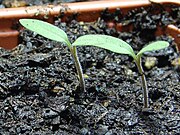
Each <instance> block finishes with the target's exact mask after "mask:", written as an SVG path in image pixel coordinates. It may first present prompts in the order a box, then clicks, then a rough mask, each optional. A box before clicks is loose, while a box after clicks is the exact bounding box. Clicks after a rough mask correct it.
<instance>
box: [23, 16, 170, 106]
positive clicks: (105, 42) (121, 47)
mask: <svg viewBox="0 0 180 135" xmlns="http://www.w3.org/2000/svg"><path fill="white" fill-rule="evenodd" d="M20 23H21V24H22V25H23V26H24V27H26V28H27V29H29V30H32V31H34V32H36V33H38V34H40V35H42V36H44V37H46V38H49V39H51V40H54V41H58V42H63V43H65V44H66V45H67V46H68V48H69V50H70V53H71V55H72V57H73V58H74V61H75V66H76V69H77V73H78V76H79V80H80V86H81V89H82V90H84V91H85V83H84V77H83V72H82V67H81V64H80V62H79V59H78V56H77V49H76V46H95V47H100V48H103V49H107V50H110V51H112V52H115V53H120V54H128V55H130V56H132V57H133V59H134V61H135V63H136V65H137V68H138V71H139V73H140V75H141V80H142V88H143V99H144V100H143V101H144V108H148V107H149V102H148V88H147V82H146V78H145V74H144V71H143V68H142V65H141V56H142V54H143V53H144V52H147V51H154V50H160V49H163V48H165V47H168V46H169V43H168V42H166V41H156V42H153V43H150V44H149V45H147V46H146V47H144V48H143V49H141V50H140V52H139V53H138V54H137V55H136V54H135V53H134V51H133V49H132V47H131V46H130V45H129V44H127V43H126V42H124V41H123V40H121V39H118V38H115V37H112V36H107V35H85V36H81V37H79V38H77V39H76V40H75V42H74V43H72V44H71V42H70V41H69V39H68V36H67V34H66V33H65V32H64V31H63V30H61V29H59V28H58V27H56V26H54V25H52V24H49V23H46V22H43V21H40V20H36V19H21V20H20Z"/></svg>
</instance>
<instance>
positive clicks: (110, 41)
mask: <svg viewBox="0 0 180 135" xmlns="http://www.w3.org/2000/svg"><path fill="white" fill-rule="evenodd" d="M72 45H73V46H95V47H100V48H103V49H107V50H110V51H112V52H115V53H121V54H129V55H130V56H132V57H133V58H136V55H135V53H134V51H133V49H132V47H131V46H130V45H129V44H127V43H126V42H124V41H123V40H121V39H118V38H115V37H112V36H108V35H85V36H81V37H79V38H77V39H76V41H75V42H74V43H73V44H72Z"/></svg>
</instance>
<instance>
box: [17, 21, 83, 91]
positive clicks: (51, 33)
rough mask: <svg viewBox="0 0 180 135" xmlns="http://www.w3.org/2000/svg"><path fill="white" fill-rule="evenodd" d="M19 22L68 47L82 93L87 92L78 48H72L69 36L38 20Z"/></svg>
mask: <svg viewBox="0 0 180 135" xmlns="http://www.w3.org/2000/svg"><path fill="white" fill-rule="evenodd" d="M19 21H20V23H21V24H22V25H23V26H24V27H25V28H27V29H29V30H31V31H34V32H36V33H38V34H39V35H41V36H43V37H46V38H48V39H51V40H54V41H58V42H63V43H65V44H66V45H67V46H68V48H69V50H70V53H71V55H72V57H73V59H74V62H75V66H76V70H77V73H78V76H79V80H80V88H81V90H82V91H84V92H85V91H86V90H85V82H84V77H83V72H82V67H81V64H80V62H79V58H78V55H77V49H76V46H72V44H71V42H70V41H69V39H68V36H67V34H66V33H65V32H64V31H63V30H61V29H59V28H58V27H56V26H54V25H52V24H50V23H47V22H44V21H40V20H36V19H20V20H19Z"/></svg>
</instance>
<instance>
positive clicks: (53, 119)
mask: <svg viewBox="0 0 180 135" xmlns="http://www.w3.org/2000/svg"><path fill="white" fill-rule="evenodd" d="M146 11H147V10H146ZM146 11H145V10H144V12H146ZM133 12H135V11H133ZM144 12H143V13H144ZM143 13H139V11H138V12H137V11H136V13H133V14H134V15H135V17H134V18H132V19H130V17H129V16H131V13H129V14H128V15H127V16H126V17H125V18H126V20H127V21H126V20H125V19H124V20H121V19H119V18H120V16H118V17H117V15H116V14H114V15H113V16H114V18H111V19H114V21H121V22H130V23H131V24H133V25H134V29H133V31H132V32H118V31H116V30H115V29H113V28H108V26H107V23H106V19H105V18H107V15H108V13H107V12H106V14H103V15H102V18H101V19H99V20H98V21H97V22H93V23H84V22H77V21H75V20H72V21H69V22H67V23H64V22H61V21H60V19H58V20H56V21H55V25H56V26H58V27H60V28H61V29H63V30H64V31H66V32H67V34H68V37H69V38H70V40H71V41H74V40H75V39H76V38H77V37H79V36H81V35H84V34H87V33H91V34H107V35H112V36H115V37H119V38H121V39H123V40H124V41H126V42H128V43H130V44H131V45H132V47H133V48H134V49H135V51H136V52H137V51H138V50H140V49H141V48H142V47H143V46H144V45H145V44H146V43H149V42H151V41H154V40H159V39H162V40H166V41H168V42H169V43H170V46H169V47H168V48H167V49H163V50H160V51H156V52H151V53H146V54H145V55H144V56H143V66H144V70H145V74H146V77H147V82H148V88H149V96H150V97H149V100H150V106H151V110H150V111H147V112H143V111H142V107H143V103H142V90H141V83H140V78H139V74H138V72H137V68H136V66H135V64H134V63H133V59H132V58H131V57H129V56H127V55H119V54H115V53H112V52H109V51H107V50H103V49H98V48H95V47H80V48H78V55H79V59H80V62H81V64H82V67H83V72H84V76H85V82H86V89H87V93H86V94H84V95H83V96H81V97H79V96H78V90H79V81H78V78H77V74H76V69H75V66H74V62H73V59H72V57H71V55H70V53H69V50H68V48H67V47H66V46H65V45H64V44H62V43H57V42H54V41H50V40H47V39H45V38H43V37H41V36H39V35H37V34H35V33H33V32H30V31H27V30H25V31H22V32H21V37H20V38H21V42H20V44H19V45H18V46H17V47H16V48H15V49H13V50H11V51H7V50H4V49H2V48H1V49H0V56H1V57H0V74H1V77H0V134H2V135H9V134H31V135H38V134H39V135H43V134H47V135H49V134H54V135H60V134H63V135H66V134H67V135H69V134H81V135H124V134H125V135H130V134H132V135H143V134H154V135H157V134H161V135H164V134H173V135H178V134H180V113H179V112H180V102H179V101H180V87H179V86H180V85H179V81H180V74H179V73H180V70H179V66H178V65H176V66H173V65H172V64H171V62H172V61H173V60H174V59H176V58H178V57H179V54H178V53H177V52H176V49H175V43H174V42H173V39H172V38H171V37H169V36H161V37H156V36H154V34H153V33H154V31H155V29H156V27H157V25H158V24H164V25H166V23H165V21H167V20H168V19H169V17H167V16H166V14H165V13H167V12H165V11H164V12H162V13H161V15H162V16H161V17H159V16H158V15H154V16H153V17H152V16H151V15H150V14H149V12H148V14H143ZM163 13H164V14H163ZM134 15H133V16H134ZM163 17H164V19H162V18H163ZM128 18H129V19H128ZM153 18H158V19H156V20H152V19H153ZM134 19H137V20H135V21H134ZM178 19H179V18H175V17H174V19H173V20H174V21H176V20H178ZM174 21H173V22H174ZM168 23H172V22H171V21H169V22H168ZM145 26H146V27H145ZM144 33H145V34H144ZM149 57H155V58H156V61H155V65H154V66H152V67H151V68H150V69H149V68H147V67H146V66H145V62H146V58H149Z"/></svg>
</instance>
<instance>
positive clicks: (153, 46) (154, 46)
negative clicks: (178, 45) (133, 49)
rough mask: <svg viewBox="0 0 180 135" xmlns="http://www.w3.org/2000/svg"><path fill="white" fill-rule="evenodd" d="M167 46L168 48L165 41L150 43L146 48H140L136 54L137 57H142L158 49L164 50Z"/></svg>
mask: <svg viewBox="0 0 180 135" xmlns="http://www.w3.org/2000/svg"><path fill="white" fill-rule="evenodd" d="M168 46H169V43H168V42H166V41H156V42H152V43H150V44H148V45H147V46H145V47H144V48H142V49H141V50H140V51H139V53H138V54H137V56H140V55H142V54H143V53H144V52H148V51H155V50H160V49H163V48H166V47H168Z"/></svg>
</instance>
